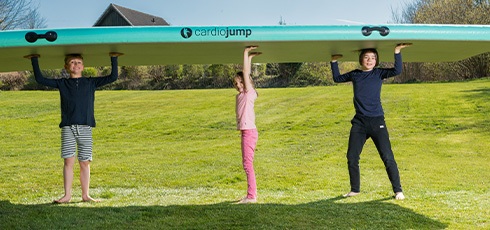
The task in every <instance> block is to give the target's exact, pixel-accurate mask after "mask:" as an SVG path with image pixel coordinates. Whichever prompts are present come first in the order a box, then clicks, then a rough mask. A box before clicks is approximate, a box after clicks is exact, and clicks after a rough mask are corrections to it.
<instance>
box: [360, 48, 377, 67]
mask: <svg viewBox="0 0 490 230" xmlns="http://www.w3.org/2000/svg"><path fill="white" fill-rule="evenodd" d="M377 58H378V57H376V54H375V53H373V52H367V53H365V54H364V55H363V56H362V70H367V71H369V70H372V69H373V68H374V67H376V59H377Z"/></svg>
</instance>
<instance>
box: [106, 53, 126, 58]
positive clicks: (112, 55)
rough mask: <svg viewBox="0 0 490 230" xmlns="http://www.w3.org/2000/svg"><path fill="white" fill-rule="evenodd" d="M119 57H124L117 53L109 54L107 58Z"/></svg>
mask: <svg viewBox="0 0 490 230" xmlns="http://www.w3.org/2000/svg"><path fill="white" fill-rule="evenodd" d="M121 55H124V54H123V53H119V52H110V53H109V56H111V57H119V56H121Z"/></svg>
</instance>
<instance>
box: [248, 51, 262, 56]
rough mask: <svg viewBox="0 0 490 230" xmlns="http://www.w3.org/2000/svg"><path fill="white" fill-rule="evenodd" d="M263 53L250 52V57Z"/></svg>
mask: <svg viewBox="0 0 490 230" xmlns="http://www.w3.org/2000/svg"><path fill="white" fill-rule="evenodd" d="M261 54H262V52H250V53H249V55H250V57H255V56H259V55H261Z"/></svg>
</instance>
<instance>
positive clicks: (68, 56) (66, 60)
mask: <svg viewBox="0 0 490 230" xmlns="http://www.w3.org/2000/svg"><path fill="white" fill-rule="evenodd" d="M74 58H78V59H82V60H83V56H82V55H81V54H67V55H66V56H65V64H68V61H70V60H71V59H74Z"/></svg>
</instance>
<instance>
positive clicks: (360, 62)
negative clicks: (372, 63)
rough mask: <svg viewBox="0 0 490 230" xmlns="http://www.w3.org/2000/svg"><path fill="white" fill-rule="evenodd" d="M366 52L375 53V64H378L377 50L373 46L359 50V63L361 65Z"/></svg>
mask: <svg viewBox="0 0 490 230" xmlns="http://www.w3.org/2000/svg"><path fill="white" fill-rule="evenodd" d="M366 53H374V55H376V66H378V65H379V55H378V51H377V50H376V49H373V48H370V49H362V50H361V52H360V53H359V64H360V65H362V58H363V57H364V54H366Z"/></svg>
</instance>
